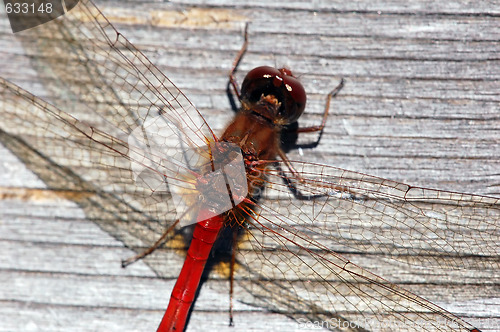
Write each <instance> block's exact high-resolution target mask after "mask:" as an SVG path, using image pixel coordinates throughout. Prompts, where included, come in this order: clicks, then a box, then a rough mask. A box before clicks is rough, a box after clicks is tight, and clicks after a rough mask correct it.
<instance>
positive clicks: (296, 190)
mask: <svg viewBox="0 0 500 332" xmlns="http://www.w3.org/2000/svg"><path fill="white" fill-rule="evenodd" d="M278 151H279V152H278V154H279V156H280V158H281V159H282V160H283V162H284V163H285V165H286V166H287V167H288V169H289V170H290V172H291V173H292V177H293V178H294V179H295V180H296V181H297V182H298V184H295V183H294V182H293V181H292V180H291V179H290V178H289V177H288V176H287V175H286V174H284V173H283V174H282V176H283V179H284V180H285V182H286V184H287V185H288V187H289V188H290V190H291V191H292V192H293V195H294V196H295V197H296V198H298V199H312V198H317V197H323V196H328V195H331V191H335V192H338V193H339V194H347V195H348V197H349V198H351V199H355V198H356V197H358V198H359V194H357V193H355V192H354V191H352V190H351V189H350V188H348V187H346V186H344V185H341V184H339V185H335V184H329V185H328V186H327V187H325V191H329V194H317V195H307V194H304V193H302V192H301V191H300V189H299V188H298V186H299V185H300V184H306V185H307V183H311V182H310V181H308V180H307V179H305V178H304V177H302V176H301V175H300V173H299V172H297V170H296V169H295V167H293V164H292V162H290V159H288V157H287V155H286V153H285V152H284V151H283V150H281V149H279V150H278Z"/></svg>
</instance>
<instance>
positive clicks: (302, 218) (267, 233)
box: [238, 162, 500, 331]
mask: <svg viewBox="0 0 500 332" xmlns="http://www.w3.org/2000/svg"><path fill="white" fill-rule="evenodd" d="M294 166H295V168H296V169H297V171H298V172H299V174H300V176H301V177H302V179H303V181H293V180H292V179H293V177H292V175H291V174H287V172H286V171H284V169H286V168H269V169H268V171H267V179H268V183H267V186H266V189H265V193H264V197H263V198H264V199H263V200H262V201H260V202H259V207H258V208H257V207H256V208H255V209H254V210H255V211H253V217H249V219H248V220H249V221H248V225H249V226H248V229H247V233H246V235H245V236H246V238H245V241H242V244H241V245H240V247H239V249H240V250H241V251H242V253H241V254H240V255H239V256H238V259H239V262H240V264H241V266H240V270H239V271H240V272H241V273H242V274H243V275H244V276H245V277H243V278H242V281H241V285H242V286H241V287H242V288H243V289H245V290H247V291H248V293H249V294H253V295H254V296H255V295H256V294H257V296H255V297H248V302H252V301H254V302H256V303H258V304H259V305H263V306H267V307H270V308H272V309H273V310H278V311H284V312H294V310H295V312H296V313H297V315H296V317H299V318H300V317H305V318H307V319H309V320H311V321H318V320H320V321H328V322H330V323H332V326H333V325H334V324H335V323H339V322H340V323H342V322H344V323H343V324H347V323H351V324H352V325H353V326H355V327H356V326H357V327H360V328H365V329H367V330H374V329H375V330H387V331H389V330H392V331H393V330H400V329H398V328H396V327H397V326H403V327H404V330H409V331H413V330H414V331H422V330H429V331H470V330H471V329H473V327H472V326H471V325H470V324H468V323H466V322H464V321H463V320H461V319H460V318H458V317H456V316H454V315H453V314H451V313H449V312H447V311H446V310H444V309H442V308H440V307H439V306H437V305H434V304H432V303H431V302H429V301H427V300H425V299H423V298H421V297H419V296H417V295H415V294H413V293H411V292H409V291H407V290H405V289H403V288H401V287H400V286H397V285H396V284H395V283H398V282H399V283H404V282H408V281H411V280H407V279H405V274H404V273H402V272H401V271H404V269H405V268H407V267H408V266H410V268H420V269H422V268H424V269H428V271H429V272H431V271H432V272H431V273H432V274H433V275H434V276H438V277H437V278H438V279H437V280H438V281H437V282H439V276H440V278H442V276H443V275H445V276H447V278H449V277H452V276H454V275H458V276H462V277H465V278H472V277H473V278H477V277H478V276H482V277H484V280H495V279H496V280H497V279H498V277H499V274H498V273H499V272H498V271H499V270H500V269H499V268H500V259H499V257H500V252H499V248H498V246H497V245H496V244H498V243H499V240H500V231H499V225H500V202H499V200H498V199H496V198H491V197H483V196H475V195H467V194H458V193H451V192H443V191H436V190H429V189H423V188H416V187H410V186H408V185H405V184H402V183H397V182H394V181H390V180H385V179H381V178H377V177H372V176H368V175H364V174H361V173H356V172H349V171H346V170H343V169H339V168H335V167H330V166H325V165H316V164H310V163H301V162H294ZM370 258H373V259H374V260H376V264H374V265H370ZM402 262H403V263H404V264H401V263H402ZM366 265H368V266H367V267H369V268H370V269H372V268H375V271H376V272H377V273H387V271H391V272H392V274H390V275H388V276H387V278H386V276H385V275H383V274H382V276H383V277H384V278H381V277H379V276H378V275H376V274H373V273H371V272H368V271H367V270H366V269H365V268H364V267H366ZM384 265H385V266H386V267H387V266H389V267H390V269H389V270H385V271H383V270H380V271H377V266H384ZM361 266H363V267H361ZM400 268H401V269H400ZM251 271H258V272H257V273H255V272H253V273H252V272H251ZM420 273H422V272H420ZM424 274H425V273H424ZM282 275H285V277H284V278H283V277H282ZM278 276H281V277H278ZM249 280H251V282H250V281H249ZM474 280H476V279H474ZM424 282H425V281H424ZM474 282H475V281H474ZM291 308H293V309H294V310H291ZM394 324H399V325H394ZM354 330H356V329H354ZM361 330H362V329H361Z"/></svg>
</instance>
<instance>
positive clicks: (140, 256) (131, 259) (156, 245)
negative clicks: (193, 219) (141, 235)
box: [122, 219, 180, 267]
mask: <svg viewBox="0 0 500 332" xmlns="http://www.w3.org/2000/svg"><path fill="white" fill-rule="evenodd" d="M179 222H180V219H177V220H176V221H175V222H174V223H173V224H172V225H171V226H170V227H169V228H167V229H166V230H165V232H164V233H163V234H162V235H161V237H160V238H159V239H158V240H156V242H155V243H153V245H152V246H151V247H149V248H148V249H146V250H144V251H143V252H141V253H139V254H137V255H135V256H132V257H129V258H127V259H125V260H122V267H127V266H128V265H130V264H132V263H134V262H137V261H138V260H140V259H143V258H144V257H146V256H147V255H149V254H151V253H152V252H153V251H155V250H156V249H158V248H159V247H160V246H161V245H162V244H163V242H164V241H165V239H166V238H167V235H169V234H170V233H171V232H172V231H173V230H174V228H175V226H177V224H178V223H179Z"/></svg>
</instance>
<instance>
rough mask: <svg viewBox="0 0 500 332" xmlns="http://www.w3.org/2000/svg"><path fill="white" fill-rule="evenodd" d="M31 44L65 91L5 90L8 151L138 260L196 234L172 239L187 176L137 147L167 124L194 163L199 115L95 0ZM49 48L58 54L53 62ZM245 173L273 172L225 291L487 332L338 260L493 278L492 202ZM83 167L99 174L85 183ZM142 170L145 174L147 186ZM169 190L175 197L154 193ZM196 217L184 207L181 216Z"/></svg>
mask: <svg viewBox="0 0 500 332" xmlns="http://www.w3.org/2000/svg"><path fill="white" fill-rule="evenodd" d="M55 32H57V34H56V35H54V33H55ZM30 36H31V39H30ZM35 36H36V37H35V38H33V35H32V34H27V40H26V43H30V44H29V46H26V48H27V49H29V50H34V49H35V50H36V52H37V53H38V55H41V53H42V52H44V51H45V52H50V54H51V56H48V57H43V56H40V58H42V59H44V61H48V62H49V65H48V66H46V63H44V64H40V65H39V69H38V70H39V72H40V74H41V75H42V76H43V75H47V76H50V75H54V74H55V75H57V78H58V80H57V81H56V82H58V86H48V87H47V88H48V89H49V90H51V89H52V90H53V91H52V95H53V97H52V98H51V100H50V103H49V102H47V101H44V100H42V99H40V98H37V97H35V96H33V95H32V94H30V93H29V92H27V91H25V90H23V89H21V88H19V87H18V86H16V85H14V84H12V83H10V82H8V81H5V80H3V79H2V81H1V84H0V86H1V94H2V105H1V107H2V110H5V112H6V116H5V117H4V118H3V119H2V122H1V124H2V131H3V133H4V135H8V136H9V137H10V138H15V139H14V140H13V141H14V142H15V143H16V144H17V145H10V149H11V150H12V151H14V153H17V154H18V156H20V158H21V159H22V160H23V161H24V162H25V163H26V164H28V165H31V166H30V167H31V168H32V169H34V170H35V172H36V173H37V175H39V176H40V178H41V179H42V180H44V182H45V183H46V184H47V185H48V186H49V187H50V188H51V189H54V190H61V191H74V192H79V193H84V194H85V195H82V198H81V200H80V201H79V204H80V205H81V206H82V207H83V208H84V210H85V211H86V213H87V215H88V216H89V218H91V219H92V220H95V221H96V222H97V223H98V224H99V225H100V226H101V227H102V228H103V229H105V230H107V231H109V232H110V233H112V234H114V235H115V236H116V237H117V238H119V239H120V240H121V241H123V242H124V243H126V244H127V245H128V246H130V247H132V248H138V250H139V251H141V249H140V248H151V247H152V246H153V247H154V242H156V241H157V240H158V239H161V243H162V244H163V245H164V246H166V247H168V246H172V245H173V244H172V243H175V242H176V240H178V239H179V237H181V238H184V237H187V236H189V235H190V234H186V230H185V229H186V228H187V227H178V228H176V226H178V224H177V223H176V221H177V220H181V219H180V218H179V211H177V209H176V206H177V204H176V203H174V197H173V196H174V195H172V191H173V190H174V189H175V188H170V186H172V184H173V186H175V185H176V184H178V183H179V182H176V181H179V178H178V177H176V176H173V175H172V173H173V172H172V167H171V165H170V164H168V163H166V162H167V161H168V160H167V161H165V160H163V159H165V158H163V159H162V158H161V155H160V152H159V151H158V150H157V149H150V151H149V152H146V151H145V150H147V148H149V147H146V148H144V146H140V144H135V145H134V144H132V143H131V141H130V137H131V136H132V137H134V135H133V133H134V130H136V129H137V128H139V129H140V131H147V130H146V129H143V128H150V127H147V126H146V124H148V120H150V119H151V118H153V119H157V118H160V119H163V120H166V121H165V122H166V123H167V124H168V126H169V127H174V130H173V132H172V134H173V135H174V136H175V135H177V134H178V135H177V140H174V142H176V143H174V144H177V145H178V146H181V151H182V152H183V153H181V154H180V155H179V156H177V158H179V160H181V161H185V160H186V159H187V157H186V154H187V153H188V151H187V150H189V149H187V148H186V147H189V148H194V149H195V150H196V151H197V152H198V154H202V153H200V152H199V151H200V148H201V151H204V152H203V153H204V154H206V155H207V154H208V155H210V153H208V152H207V150H206V148H207V147H208V146H210V143H212V142H217V141H219V140H220V139H219V137H218V136H217V135H216V134H215V133H214V132H213V131H212V130H211V129H210V126H209V125H208V123H207V121H206V120H205V119H204V118H203V115H202V114H201V113H200V112H199V111H198V110H197V109H196V108H195V107H194V106H193V105H192V104H191V103H190V102H189V100H188V99H187V98H186V96H184V94H183V93H182V92H181V91H180V90H179V89H177V88H176V87H175V85H174V84H173V83H172V82H170V80H169V79H168V78H167V77H166V76H165V75H164V74H163V73H162V72H161V71H159V70H158V68H157V67H155V66H154V65H153V64H152V63H151V62H150V61H149V60H148V59H147V58H146V57H145V56H144V55H143V54H142V53H141V52H140V51H138V50H137V49H136V48H135V47H134V46H133V45H132V44H131V43H130V42H129V41H128V40H126V39H125V38H124V37H123V36H122V35H120V34H118V33H117V31H116V30H115V28H114V27H113V26H112V25H111V24H110V23H109V22H108V21H107V19H106V18H105V17H104V16H103V14H102V13H101V12H100V11H99V10H98V9H97V8H96V7H95V6H94V5H93V3H92V2H90V1H82V2H81V3H80V4H79V6H78V7H77V8H75V9H74V10H72V11H70V12H69V13H68V14H66V15H64V16H63V17H61V19H58V20H56V21H53V22H50V23H48V24H46V25H43V26H41V27H40V28H37V30H36V35H35ZM33 44H36V48H35V47H34V46H33ZM54 49H57V50H60V52H58V53H59V54H62V55H63V56H61V57H60V58H58V57H56V58H54V57H53V54H54ZM57 91H65V94H64V95H62V94H61V93H57ZM54 105H57V106H54ZM86 112H87V114H86ZM28 114H29V116H28ZM74 114H78V115H79V116H78V118H75V117H74V116H73V115H74ZM159 132H160V130H158V133H159ZM138 136H139V137H140V136H141V135H140V133H139V135H138ZM179 137H181V138H180V139H179ZM163 138H165V137H163ZM181 143H182V144H181ZM165 144H166V147H168V148H166V149H164V150H165V151H166V150H170V149H172V146H169V145H168V144H170V141H169V140H165ZM21 151H22V153H21ZM172 158H174V157H172ZM209 159H210V158H209ZM246 161H247V164H246V166H245V167H246V168H247V171H248V170H251V171H257V170H258V171H259V172H263V173H264V174H265V181H264V182H265V184H266V185H265V187H264V186H263V188H265V189H263V191H262V194H259V196H262V197H259V199H258V200H255V201H254V200H252V201H251V202H250V203H251V204H250V205H249V206H246V208H245V209H244V210H240V211H241V212H244V213H245V218H244V219H245V221H244V222H243V221H241V219H240V218H235V219H232V220H233V222H232V224H231V225H228V227H227V228H228V229H230V230H231V229H236V230H237V232H233V233H232V234H221V235H220V237H221V239H222V238H223V237H224V236H225V237H227V241H220V242H221V243H222V244H224V245H227V246H228V247H229V248H222V247H221V248H216V250H214V252H218V251H221V252H222V258H221V259H220V261H223V260H227V261H229V262H230V265H231V266H232V268H231V271H232V272H231V273H230V274H231V279H232V281H231V284H233V283H234V284H235V285H238V287H239V288H240V291H241V294H240V295H239V296H241V297H242V298H244V301H247V302H248V303H252V304H254V305H258V306H261V307H265V308H267V309H269V310H273V311H277V312H284V313H287V314H289V315H291V316H293V317H295V318H297V319H298V318H302V317H305V318H307V319H309V320H311V321H313V320H324V321H326V320H331V319H334V320H336V321H337V322H340V323H342V324H347V325H348V326H349V327H350V328H351V329H352V330H358V331H365V330H394V326H395V325H394V324H399V325H397V326H404V328H405V329H408V330H419V331H421V330H432V331H436V330H438V331H439V330H442V331H478V330H479V329H478V328H476V327H474V326H472V325H470V324H469V323H467V322H466V321H464V320H462V319H460V318H459V317H456V316H454V315H453V314H451V313H449V312H447V311H446V310H444V309H442V308H440V307H439V306H437V305H435V304H432V303H431V302H429V301H426V300H425V299H423V298H421V297H419V296H418V295H416V294H413V293H411V292H409V291H407V290H404V289H402V288H401V287H398V286H396V285H394V284H392V283H390V282H388V281H386V280H385V279H383V278H382V277H380V276H377V275H375V274H373V273H370V272H369V271H367V270H366V269H363V267H362V266H360V265H359V264H356V263H355V262H353V261H351V260H349V259H347V258H346V257H344V256H345V255H341V254H339V252H344V253H347V254H348V253H349V252H361V253H363V252H379V253H381V254H383V255H384V256H388V257H389V258H390V259H392V260H394V261H395V262H404V263H406V264H413V265H417V266H425V267H432V268H433V269H437V271H440V270H443V272H446V271H447V270H449V269H453V268H456V269H459V268H460V267H463V266H467V267H468V268H474V269H491V270H495V269H496V270H498V248H497V246H496V245H495V243H498V236H499V232H498V220H499V218H500V217H499V202H498V199H495V198H492V197H485V196H477V195H467V194H461V193H451V192H445V191H436V190H432V189H426V188H419V187H412V186H408V185H405V184H402V183H398V182H395V181H390V180H386V179H382V178H377V177H373V176H368V175H365V174H361V173H356V172H351V171H347V170H344V169H340V168H335V167H332V166H327V165H320V164H314V163H307V162H301V161H293V162H288V161H287V159H286V157H283V158H282V159H281V160H275V159H272V160H255V161H252V162H250V161H249V160H246ZM195 164H196V163H195ZM82 165H88V166H89V167H90V169H91V170H92V171H90V172H81V167H82ZM166 165H167V166H166ZM262 165H265V167H264V168H262V167H260V168H257V167H256V166H262ZM137 166H142V171H144V170H145V172H143V173H141V174H140V175H141V176H136V175H137V174H136V173H137V172H135V169H134V167H137ZM148 171H149V172H148ZM185 172H186V174H187V175H185V176H186V177H188V178H189V174H190V173H196V172H195V171H194V170H193V168H192V167H186V168H185ZM151 173H152V174H151ZM155 174H156V175H158V174H161V178H162V180H164V181H163V182H162V181H157V178H155ZM174 174H178V173H175V172H174ZM148 176H152V178H153V180H151V177H148ZM138 179H139V180H142V183H139V182H140V181H137V180H138ZM183 180H185V179H183ZM164 183H168V185H169V190H158V188H159V187H153V186H152V184H156V185H160V186H161V184H164ZM180 186H181V185H180V184H179V187H180ZM181 192H182V190H181ZM188 200H189V199H188ZM247 203H248V202H247ZM190 212H192V210H190V206H189V205H187V207H186V210H184V211H183V213H181V217H184V216H186V215H190ZM167 230H169V231H167ZM478 234H479V236H478ZM158 244H160V242H158ZM158 250H160V249H158ZM144 260H145V261H146V262H148V258H147V257H146V258H144ZM149 262H150V263H151V264H152V265H155V264H157V263H153V262H151V261H149ZM242 294H243V295H242ZM235 295H237V294H235Z"/></svg>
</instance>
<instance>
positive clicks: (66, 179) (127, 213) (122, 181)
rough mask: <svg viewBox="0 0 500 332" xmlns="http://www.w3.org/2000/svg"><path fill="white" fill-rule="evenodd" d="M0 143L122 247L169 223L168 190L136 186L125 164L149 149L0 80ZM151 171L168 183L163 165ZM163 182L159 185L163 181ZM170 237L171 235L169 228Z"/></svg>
mask: <svg viewBox="0 0 500 332" xmlns="http://www.w3.org/2000/svg"><path fill="white" fill-rule="evenodd" d="M0 109H2V112H3V113H2V121H1V122H0V141H1V142H2V144H4V145H5V146H6V147H7V148H9V149H10V150H11V151H13V152H14V153H15V154H16V156H17V157H18V158H19V159H21V160H22V161H23V162H24V163H25V164H26V165H27V166H28V167H29V168H30V169H31V170H33V171H34V172H35V174H37V175H38V176H39V177H40V179H42V180H43V181H44V182H45V183H46V185H47V187H48V188H49V189H50V190H53V191H55V192H56V193H59V194H60V195H62V196H63V197H66V198H69V199H71V200H73V201H75V202H76V203H78V204H79V206H81V207H82V208H83V210H84V212H85V213H86V215H87V217H88V218H90V219H91V220H94V221H95V222H96V223H98V224H99V226H101V227H102V228H103V229H105V230H106V231H108V232H110V233H111V234H113V236H115V237H116V238H118V239H119V240H121V241H123V242H124V243H125V244H126V245H127V246H129V247H146V248H147V247H149V246H151V244H152V243H153V242H154V241H155V240H156V239H158V238H159V237H160V236H161V234H163V232H164V231H165V230H166V229H167V228H168V227H169V226H170V225H172V223H173V222H174V221H175V215H176V214H175V213H176V211H175V206H174V205H173V202H172V199H171V196H170V192H169V191H168V188H167V189H166V190H153V189H154V188H150V187H148V186H147V185H140V183H138V181H137V179H136V178H135V177H134V174H133V172H132V170H131V163H133V162H136V163H142V164H147V163H148V161H149V162H150V164H151V163H152V162H153V161H152V160H151V159H150V154H146V153H144V152H143V151H141V150H139V149H135V154H131V153H130V150H131V147H130V146H129V144H128V143H127V142H125V141H122V140H120V139H118V138H116V137H114V136H112V135H109V134H107V133H105V132H103V131H101V130H99V129H97V128H94V127H92V126H90V125H89V124H87V123H85V122H82V121H80V120H77V119H75V118H73V117H72V116H71V115H69V114H67V113H65V112H62V111H60V110H59V109H57V108H56V107H54V106H53V105H51V104H49V103H47V102H46V101H44V100H42V99H40V98H37V97H36V96H34V95H32V94H30V93H29V92H27V91H25V90H23V89H22V88H20V87H18V86H16V85H14V84H12V83H10V82H8V81H5V80H4V79H2V78H0ZM156 166H157V167H156V168H155V169H154V172H153V173H154V174H161V175H163V176H164V178H165V180H166V181H165V183H167V182H168V177H167V176H165V175H164V174H168V171H169V170H168V169H167V168H166V167H162V166H161V165H156ZM165 183H164V184H165ZM172 236H175V233H174V232H173V233H172Z"/></svg>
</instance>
